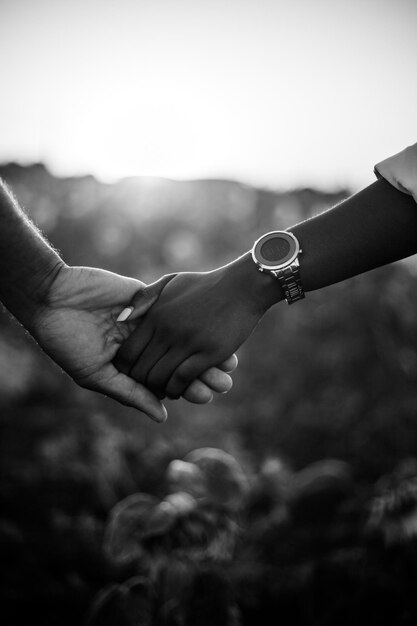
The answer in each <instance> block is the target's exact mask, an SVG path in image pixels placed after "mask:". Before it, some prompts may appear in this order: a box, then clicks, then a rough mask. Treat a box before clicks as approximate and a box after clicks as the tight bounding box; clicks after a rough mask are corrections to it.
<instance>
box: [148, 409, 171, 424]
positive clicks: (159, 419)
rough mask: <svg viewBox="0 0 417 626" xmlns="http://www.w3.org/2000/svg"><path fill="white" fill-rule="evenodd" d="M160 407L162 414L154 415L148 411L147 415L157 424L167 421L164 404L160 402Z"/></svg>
mask: <svg viewBox="0 0 417 626" xmlns="http://www.w3.org/2000/svg"><path fill="white" fill-rule="evenodd" d="M161 409H162V416H161V415H160V414H158V415H156V414H152V413H149V417H150V418H151V419H153V421H154V422H156V423H157V424H163V423H164V422H166V421H167V417H168V411H167V410H166V408H165V405H164V404H161Z"/></svg>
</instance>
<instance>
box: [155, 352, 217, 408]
mask: <svg viewBox="0 0 417 626" xmlns="http://www.w3.org/2000/svg"><path fill="white" fill-rule="evenodd" d="M209 366H210V363H209V362H208V359H207V354H203V353H201V352H200V353H196V354H193V355H192V356H190V357H189V358H188V359H186V360H185V361H183V362H182V363H181V364H179V365H178V367H177V368H176V369H175V371H174V373H173V374H172V376H171V378H170V379H169V381H168V384H167V385H166V389H165V392H166V395H167V396H168V397H169V398H178V397H180V396H182V395H183V394H184V392H185V390H186V389H187V387H189V385H190V384H191V383H192V381H193V380H196V379H197V378H200V376H201V375H202V373H203V372H205V371H206V370H207V369H208V368H209Z"/></svg>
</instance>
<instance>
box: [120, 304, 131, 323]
mask: <svg viewBox="0 0 417 626" xmlns="http://www.w3.org/2000/svg"><path fill="white" fill-rule="evenodd" d="M133 308H134V307H133V306H127V307H126V308H125V309H123V311H122V312H121V313H120V314H119V317H118V318H117V320H116V322H125V321H126V320H127V319H128V318H129V317H130V316H131V315H132V313H133Z"/></svg>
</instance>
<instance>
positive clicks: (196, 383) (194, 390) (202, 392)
mask: <svg viewBox="0 0 417 626" xmlns="http://www.w3.org/2000/svg"><path fill="white" fill-rule="evenodd" d="M183 398H184V399H185V400H187V402H192V403H193V404H207V403H208V402H211V401H212V400H213V392H212V390H211V389H210V387H208V386H207V385H206V384H205V383H203V382H202V381H201V380H200V379H198V378H197V380H193V382H192V383H191V385H190V386H189V387H187V389H186V390H185V391H184V395H183Z"/></svg>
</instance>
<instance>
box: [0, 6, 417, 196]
mask: <svg viewBox="0 0 417 626" xmlns="http://www.w3.org/2000/svg"><path fill="white" fill-rule="evenodd" d="M0 54H1V60H2V66H3V72H2V77H1V82H2V86H1V98H0V161H8V160H17V161H21V162H32V161H45V162H46V163H47V164H48V165H49V167H51V169H52V170H53V171H54V172H55V173H57V174H60V175H69V174H82V173H93V174H95V175H96V176H98V177H99V178H101V179H103V180H113V179H115V178H118V177H121V176H126V175H147V176H153V175H157V176H168V177H172V178H179V179H188V178H205V177H230V178H234V179H237V180H241V181H244V182H249V183H254V184H258V185H266V186H268V187H272V188H274V187H275V188H282V187H289V186H293V185H297V184H301V185H310V184H311V185H320V186H325V187H330V186H333V185H339V184H341V185H345V184H346V185H349V186H350V187H352V188H358V187H360V186H362V185H364V184H368V183H369V182H371V181H372V180H373V175H372V168H373V165H374V163H375V162H376V161H378V160H379V159H382V158H384V157H385V156H389V155H390V154H392V153H394V152H397V151H398V150H400V149H401V148H403V147H404V146H406V145H408V144H410V143H414V142H415V141H417V2H416V0H71V1H68V0H0Z"/></svg>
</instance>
